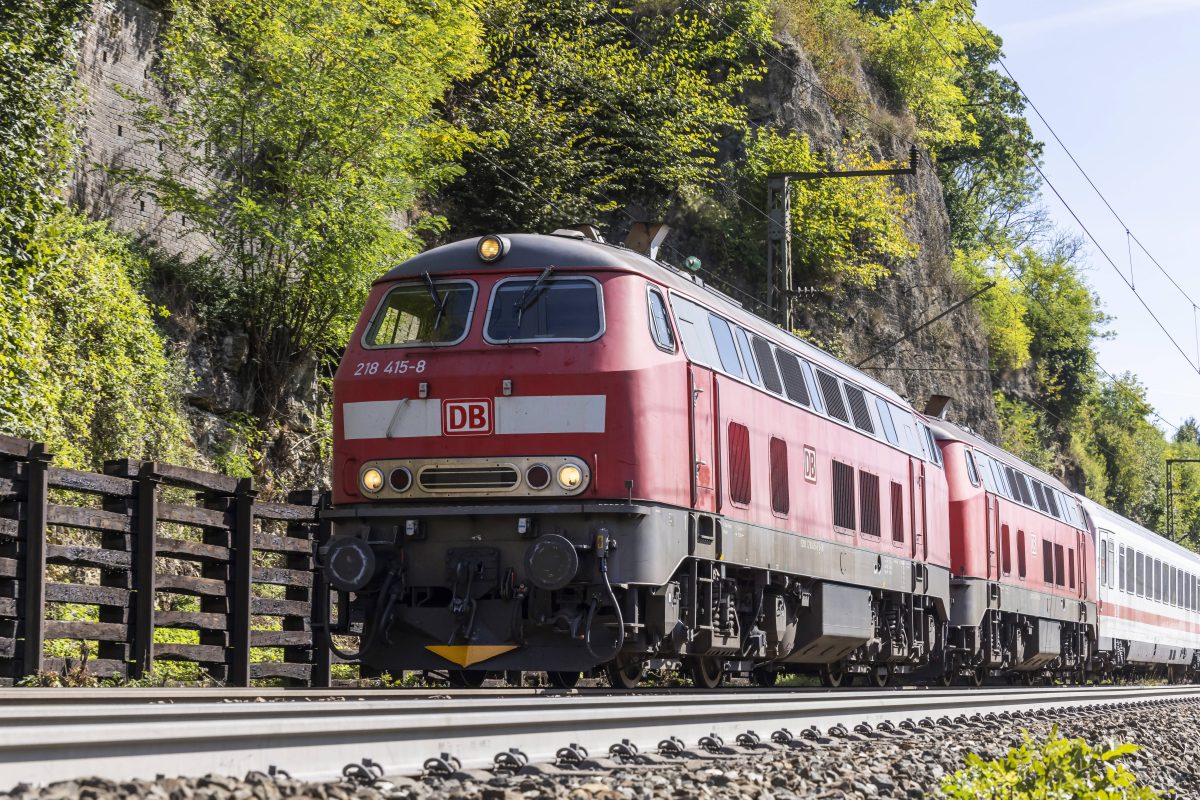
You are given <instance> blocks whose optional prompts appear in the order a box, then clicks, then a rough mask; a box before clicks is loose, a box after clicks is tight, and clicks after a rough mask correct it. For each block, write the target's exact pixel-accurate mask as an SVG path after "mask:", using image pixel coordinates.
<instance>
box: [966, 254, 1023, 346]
mask: <svg viewBox="0 0 1200 800" xmlns="http://www.w3.org/2000/svg"><path fill="white" fill-rule="evenodd" d="M951 271H952V273H953V274H954V277H955V278H957V279H958V280H959V281H961V282H962V284H963V288H962V291H961V294H963V295H964V296H965V295H969V294H970V293H971V292H975V291H978V290H979V289H982V288H983V287H984V285H986V284H987V283H989V282H990V283H993V284H995V285H994V286H992V288H990V289H988V290H987V291H985V292H984V293H983V294H981V295H979V297H977V298H976V299H975V301H974V302H975V307H976V308H977V309H978V310H979V314H980V316H981V317H983V324H984V328H985V329H986V331H987V336H988V355H989V357H990V359H991V363H990V365H989V366H991V368H992V369H997V370H1014V369H1021V368H1023V367H1024V366H1025V365H1026V364H1028V363H1029V346H1030V344H1031V343H1032V342H1033V331H1031V330H1030V329H1029V324H1028V322H1027V321H1026V318H1027V316H1028V313H1029V302H1028V300H1027V299H1026V297H1025V294H1024V292H1023V289H1022V287H1021V285H1020V284H1019V283H1018V282H1017V281H1014V280H1013V279H1012V278H1010V277H1009V276H1008V274H1007V273H1006V272H1005V271H1004V269H1003V268H1002V267H1000V266H998V265H997V264H996V263H995V261H993V260H990V259H989V258H988V256H987V252H986V251H985V250H983V249H981V248H977V249H971V250H956V251H955V252H954V260H953V261H952V262H951Z"/></svg>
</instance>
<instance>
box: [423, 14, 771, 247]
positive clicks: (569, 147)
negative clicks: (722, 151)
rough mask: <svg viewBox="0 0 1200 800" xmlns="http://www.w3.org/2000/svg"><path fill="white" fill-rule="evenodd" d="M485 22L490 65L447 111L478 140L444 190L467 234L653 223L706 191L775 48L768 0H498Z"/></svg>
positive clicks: (454, 219)
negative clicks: (635, 220)
mask: <svg viewBox="0 0 1200 800" xmlns="http://www.w3.org/2000/svg"><path fill="white" fill-rule="evenodd" d="M483 17H484V23H485V26H486V29H487V36H486V37H485V39H484V44H485V51H486V61H487V64H488V67H487V68H486V69H485V70H484V71H482V72H481V73H479V75H477V76H476V77H475V78H474V79H472V80H469V81H464V82H463V83H462V84H461V85H460V87H459V89H458V90H457V91H456V92H455V94H454V96H453V98H452V102H451V105H450V111H449V113H450V114H451V115H452V117H453V118H454V119H457V120H461V121H462V122H463V123H464V124H465V125H466V126H468V127H469V128H470V129H471V130H472V131H475V132H476V133H477V134H478V136H479V137H480V143H479V145H478V146H477V147H476V148H474V150H473V152H470V153H468V154H467V155H466V156H465V157H464V160H463V164H464V167H465V171H464V173H463V175H462V177H461V178H460V179H459V180H458V181H456V182H455V183H454V184H453V185H452V186H450V187H449V190H448V191H447V192H446V193H445V194H444V195H443V198H444V202H445V203H446V205H447V208H448V209H449V211H448V215H449V217H450V219H451V220H452V222H453V227H454V228H455V229H456V230H457V231H460V232H469V231H472V230H502V229H503V230H510V229H515V230H544V229H547V228H553V227H555V226H558V225H562V224H564V223H576V222H586V221H591V222H597V221H599V217H600V216H601V215H602V214H604V213H606V212H609V211H612V210H613V209H614V208H617V207H620V206H625V205H634V206H642V207H644V208H646V209H647V211H648V213H649V214H650V215H651V216H653V215H654V214H655V213H658V212H661V211H662V210H664V204H665V202H666V201H667V200H668V199H669V198H671V197H673V196H676V195H691V194H695V193H696V192H697V191H699V190H704V189H708V188H710V187H711V186H712V184H713V182H714V181H715V180H716V178H717V177H718V171H717V167H716V155H717V144H718V141H719V139H720V137H721V135H722V134H723V133H725V132H727V131H728V130H730V129H738V128H741V127H743V126H744V125H745V112H744V110H743V109H742V107H741V106H740V105H739V104H738V100H739V94H740V92H741V90H742V89H743V88H744V87H745V85H746V84H747V83H748V82H750V81H753V80H757V79H758V78H760V77H761V76H762V74H763V72H764V70H763V68H762V66H761V65H760V64H759V60H758V56H757V46H760V45H762V46H766V45H767V44H769V42H770V16H769V12H768V3H767V2H766V0H719V2H712V3H706V4H705V5H704V8H703V10H699V9H697V8H696V7H694V6H693V5H692V4H691V3H690V2H678V3H673V2H672V3H661V4H636V5H635V4H629V3H611V2H604V3H598V2H570V1H569V0H499V2H495V3H492V4H490V5H488V6H487V7H486V9H485V10H484V11H483Z"/></svg>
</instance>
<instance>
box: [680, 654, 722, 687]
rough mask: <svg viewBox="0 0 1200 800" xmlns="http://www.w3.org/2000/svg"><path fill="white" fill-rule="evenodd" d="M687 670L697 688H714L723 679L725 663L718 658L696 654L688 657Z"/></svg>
mask: <svg viewBox="0 0 1200 800" xmlns="http://www.w3.org/2000/svg"><path fill="white" fill-rule="evenodd" d="M688 671H689V672H691V673H692V684H693V685H694V686H695V687H696V688H697V689H716V688H717V687H718V686H720V685H721V684H722V683H723V682H724V681H725V665H724V664H722V663H721V660H720V659H719V658H713V657H712V656H697V657H696V658H691V659H688Z"/></svg>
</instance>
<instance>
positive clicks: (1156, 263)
mask: <svg viewBox="0 0 1200 800" xmlns="http://www.w3.org/2000/svg"><path fill="white" fill-rule="evenodd" d="M958 9H959V11H962V12H963V14H964V16H965V17H966V18H967V20H968V21H969V22H970V23H971V25H972V27H974V28H975V30H976V31H978V32H979V34H980V36H981V37H982V38H983V40H984V41H985V42H987V43H988V45H989V46H990V47H991V49H992V52H994V53H995V55H996V63H997V64H999V65H1000V69H1002V70H1004V74H1005V75H1007V76H1008V79H1009V80H1011V81H1012V82H1013V86H1015V87H1016V88H1017V92H1019V93H1020V95H1021V97H1022V98H1024V99H1025V102H1026V103H1028V104H1029V107H1030V108H1032V109H1033V113H1034V114H1036V115H1037V118H1038V119H1039V120H1041V121H1042V124H1043V125H1044V126H1046V130H1048V131H1049V132H1050V135H1051V136H1053V137H1054V141H1056V142H1058V146H1059V147H1061V148H1062V150H1063V152H1064V153H1066V154H1067V158H1069V159H1070V160H1071V163H1072V164H1074V165H1075V168H1076V169H1077V170H1079V174H1080V175H1082V176H1083V178H1084V180H1086V181H1087V183H1088V186H1091V187H1092V191H1094V192H1095V193H1096V196H1097V197H1099V198H1100V200H1101V202H1103V203H1104V205H1105V207H1106V208H1107V209H1108V210H1109V212H1111V213H1112V215H1113V218H1114V219H1116V221H1117V222H1118V223H1120V225H1121V227H1122V228H1124V229H1125V235H1126V237H1127V238H1129V239H1132V240H1133V242H1134V243H1136V244H1137V246H1138V248H1139V249H1141V251H1142V252H1143V253H1145V254H1146V257H1147V258H1149V259H1150V261H1151V262H1152V263H1153V264H1154V266H1156V267H1158V270H1159V271H1160V272H1161V273H1162V274H1163V275H1164V276H1166V278H1167V280H1169V281H1170V282H1171V284H1172V285H1173V286H1174V287H1175V288H1176V289H1178V290H1179V293H1180V294H1181V295H1183V296H1184V298H1185V299H1186V300H1187V301H1188V302H1189V303H1190V304H1191V305H1192V308H1196V307H1197V303H1196V301H1195V300H1193V299H1192V297H1191V295H1189V294H1188V293H1187V291H1185V290H1184V288H1183V287H1182V286H1180V285H1179V283H1178V282H1177V281H1176V280H1175V278H1174V277H1172V275H1171V273H1169V272H1168V271H1167V270H1166V268H1165V267H1163V265H1162V264H1160V263H1159V261H1158V259H1156V258H1155V257H1154V255H1153V254H1151V252H1150V251H1149V250H1148V249H1146V246H1145V245H1144V244H1142V241H1141V240H1140V239H1138V237H1137V236H1136V235H1135V234H1134V233H1132V232H1131V231H1130V229H1129V225H1128V223H1126V222H1125V220H1124V219H1122V218H1121V215H1120V214H1118V213H1117V210H1116V209H1115V208H1113V205H1112V203H1110V202H1109V201H1108V198H1107V197H1105V196H1104V193H1103V192H1101V191H1100V187H1098V186H1097V185H1096V182H1095V181H1093V180H1092V177H1091V176H1090V175H1089V174H1088V173H1087V170H1085V169H1084V168H1083V165H1082V164H1080V163H1079V160H1078V159H1076V158H1075V154H1074V153H1072V152H1071V149H1070V148H1069V147H1067V143H1066V142H1064V141H1063V140H1062V137H1060V136H1059V135H1058V132H1057V131H1055V130H1054V127H1053V126H1052V125H1051V124H1050V122H1049V120H1047V119H1046V117H1045V115H1044V114H1042V112H1041V109H1039V108H1038V107H1037V104H1036V103H1034V102H1033V98H1032V97H1030V96H1029V94H1028V93H1027V92H1026V91H1025V89H1024V87H1022V86H1021V83H1020V81H1018V80H1017V79H1016V76H1014V75H1013V74H1012V72H1011V71H1010V70H1009V68H1008V65H1007V64H1005V63H1004V58H1003V57H1002V53H1001V51H1000V48H998V47H996V46H995V45H992V44H991V37H989V36H988V35H987V32H986V31H984V29H983V28H982V27H980V25H979V23H978V22H976V20H975V18H974V16H973V15H972V14H970V13H968V12H967V11H966V10H965V9H963V8H962V7H961V6H959V7H958ZM1132 275H1133V267H1132V264H1131V266H1130V283H1131V284H1132V282H1133V281H1132Z"/></svg>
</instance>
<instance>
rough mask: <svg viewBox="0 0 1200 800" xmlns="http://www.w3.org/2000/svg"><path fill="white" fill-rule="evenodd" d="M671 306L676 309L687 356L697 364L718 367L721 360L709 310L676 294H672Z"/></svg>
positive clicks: (676, 318) (680, 336) (680, 334)
mask: <svg viewBox="0 0 1200 800" xmlns="http://www.w3.org/2000/svg"><path fill="white" fill-rule="evenodd" d="M671 308H672V309H674V311H675V321H676V322H677V323H678V324H679V338H680V339H681V340H683V349H684V350H686V351H687V357H688V358H689V359H691V360H692V361H694V362H696V363H697V364H702V365H704V366H706V367H712V368H714V369H716V368H718V367H719V365H720V363H721V362H720V359H719V358H718V356H717V346H716V344H715V343H714V342H713V337H712V329H711V328H709V327H708V310H707V309H705V308H702V307H701V306H698V305H696V304H695V303H693V302H691V301H690V300H685V299H684V298H682V297H678V296H676V295H671Z"/></svg>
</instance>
